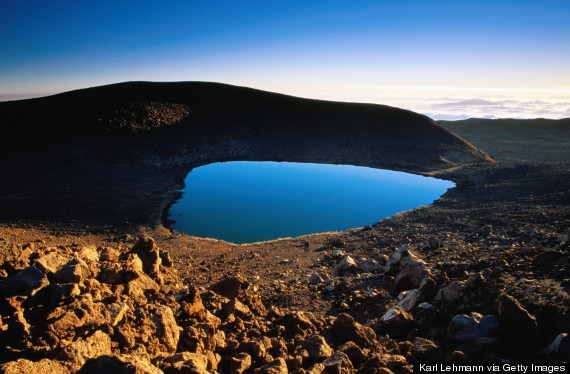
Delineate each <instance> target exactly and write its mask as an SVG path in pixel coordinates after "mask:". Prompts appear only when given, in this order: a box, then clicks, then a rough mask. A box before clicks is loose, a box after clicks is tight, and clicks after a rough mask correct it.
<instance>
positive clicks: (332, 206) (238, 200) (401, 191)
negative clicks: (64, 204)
mask: <svg viewBox="0 0 570 374" xmlns="http://www.w3.org/2000/svg"><path fill="white" fill-rule="evenodd" d="M185 185H186V187H185V188H184V189H183V190H182V192H183V197H182V198H181V199H179V200H178V201H177V202H176V203H174V204H173V205H172V207H171V209H170V217H169V218H170V219H171V220H173V221H175V223H174V224H173V228H174V229H175V230H177V231H180V232H184V233H187V234H189V235H193V236H199V237H205V238H215V239H222V240H225V241H228V242H232V243H240V244H241V243H251V242H258V241H265V240H271V239H277V238H284V237H296V236H301V235H307V234H312V233H318V232H328V231H343V230H346V229H349V228H357V227H363V226H365V225H371V224H374V223H376V222H378V221H379V220H381V219H384V218H387V217H390V216H393V215H394V214H396V213H398V212H403V211H406V210H410V209H413V208H416V207H419V206H422V205H427V204H431V203H432V202H433V201H434V200H437V199H439V197H440V196H441V195H442V194H444V193H445V192H446V191H447V189H449V188H451V187H454V186H455V185H454V183H453V182H450V181H444V180H440V179H435V178H429V177H424V176H419V175H414V174H408V173H401V172H395V171H390V170H380V169H373V168H368V167H361V166H352V165H329V164H308V163H292V162H250V161H232V162H220V163H213V164H208V165H205V166H201V167H197V168H195V169H193V170H192V171H191V172H190V173H188V176H187V177H186V180H185Z"/></svg>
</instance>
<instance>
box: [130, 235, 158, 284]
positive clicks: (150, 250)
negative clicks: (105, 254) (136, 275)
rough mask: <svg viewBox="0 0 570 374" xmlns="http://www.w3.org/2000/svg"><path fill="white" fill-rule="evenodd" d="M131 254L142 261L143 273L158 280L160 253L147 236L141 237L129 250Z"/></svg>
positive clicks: (151, 239)
mask: <svg viewBox="0 0 570 374" xmlns="http://www.w3.org/2000/svg"><path fill="white" fill-rule="evenodd" d="M131 253H134V254H136V255H137V256H138V257H139V258H140V259H141V261H142V265H143V271H144V272H145V273H146V274H148V275H149V276H150V277H152V278H158V277H159V275H160V265H161V264H162V258H161V257H160V251H159V249H158V247H157V245H156V243H155V242H154V239H153V238H151V237H149V236H146V235H145V236H142V237H140V238H139V239H138V241H137V242H136V243H135V245H133V247H132V248H131Z"/></svg>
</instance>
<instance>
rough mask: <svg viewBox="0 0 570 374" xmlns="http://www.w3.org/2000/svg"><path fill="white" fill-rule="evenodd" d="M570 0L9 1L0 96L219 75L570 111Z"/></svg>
mask: <svg viewBox="0 0 570 374" xmlns="http://www.w3.org/2000/svg"><path fill="white" fill-rule="evenodd" d="M568 20H570V2H569V1H568V0H516V1H512V0H492V1H490V0H480V1H463V0H453V1H451V0H442V1H439V0H430V1H426V0H393V1H382V0H370V1H367V0H352V1H348V0H347V1H336V0H326V1H321V0H317V1H307V0H304V1H297V0H289V1H273V0H263V1H248V0H243V1H221V0H220V1H216V0H212V1H200V0H194V1H161V2H155V1H145V0H139V1H128V0H127V1H107V0H99V1H77V0H74V1H58V0H53V1H49V2H48V1H26V0H21V1H1V2H0V46H1V48H0V100H12V99H20V98H27V97H37V96H43V95H47V94H53V93H58V92H63V91H68V90H73V89H78V88H86V87H92V86H99V85H104V84H111V83H117V82H124V81H134V80H145V81H213V82H223V83H229V84H235V85H240V86H247V87H253V88H258V89H263V90H268V91H274V92H281V93H286V94H290V95H295V96H302V97H311V98H319V99H328V100H339V101H357V102H372V103H380V104H388V105H394V106H399V107H403V108H407V109H412V110H416V111H418V112H420V113H424V114H427V115H429V116H432V117H433V118H435V119H460V118H465V117H469V116H477V117H486V118H496V117H513V118H534V117H545V118H564V117H570V22H569V21H568Z"/></svg>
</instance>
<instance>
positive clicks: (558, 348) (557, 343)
mask: <svg viewBox="0 0 570 374" xmlns="http://www.w3.org/2000/svg"><path fill="white" fill-rule="evenodd" d="M540 355H542V356H543V357H548V358H551V362H555V361H558V362H569V361H570V335H568V334H567V333H561V334H559V335H557V336H556V338H554V340H553V341H552V343H550V344H549V345H548V346H547V347H546V348H544V349H543V350H542V351H540Z"/></svg>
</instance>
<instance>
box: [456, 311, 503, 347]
mask: <svg viewBox="0 0 570 374" xmlns="http://www.w3.org/2000/svg"><path fill="white" fill-rule="evenodd" d="M499 329H500V325H499V322H498V321H497V319H496V318H495V317H494V316H482V315H481V314H479V313H475V312H473V313H471V315H469V316H467V315H464V314H462V315H456V316H455V317H453V318H452V319H451V321H450V322H449V325H448V327H447V341H448V342H450V343H452V344H461V343H469V342H472V341H474V340H475V339H477V338H482V337H493V336H496V335H497V334H498V333H499Z"/></svg>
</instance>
